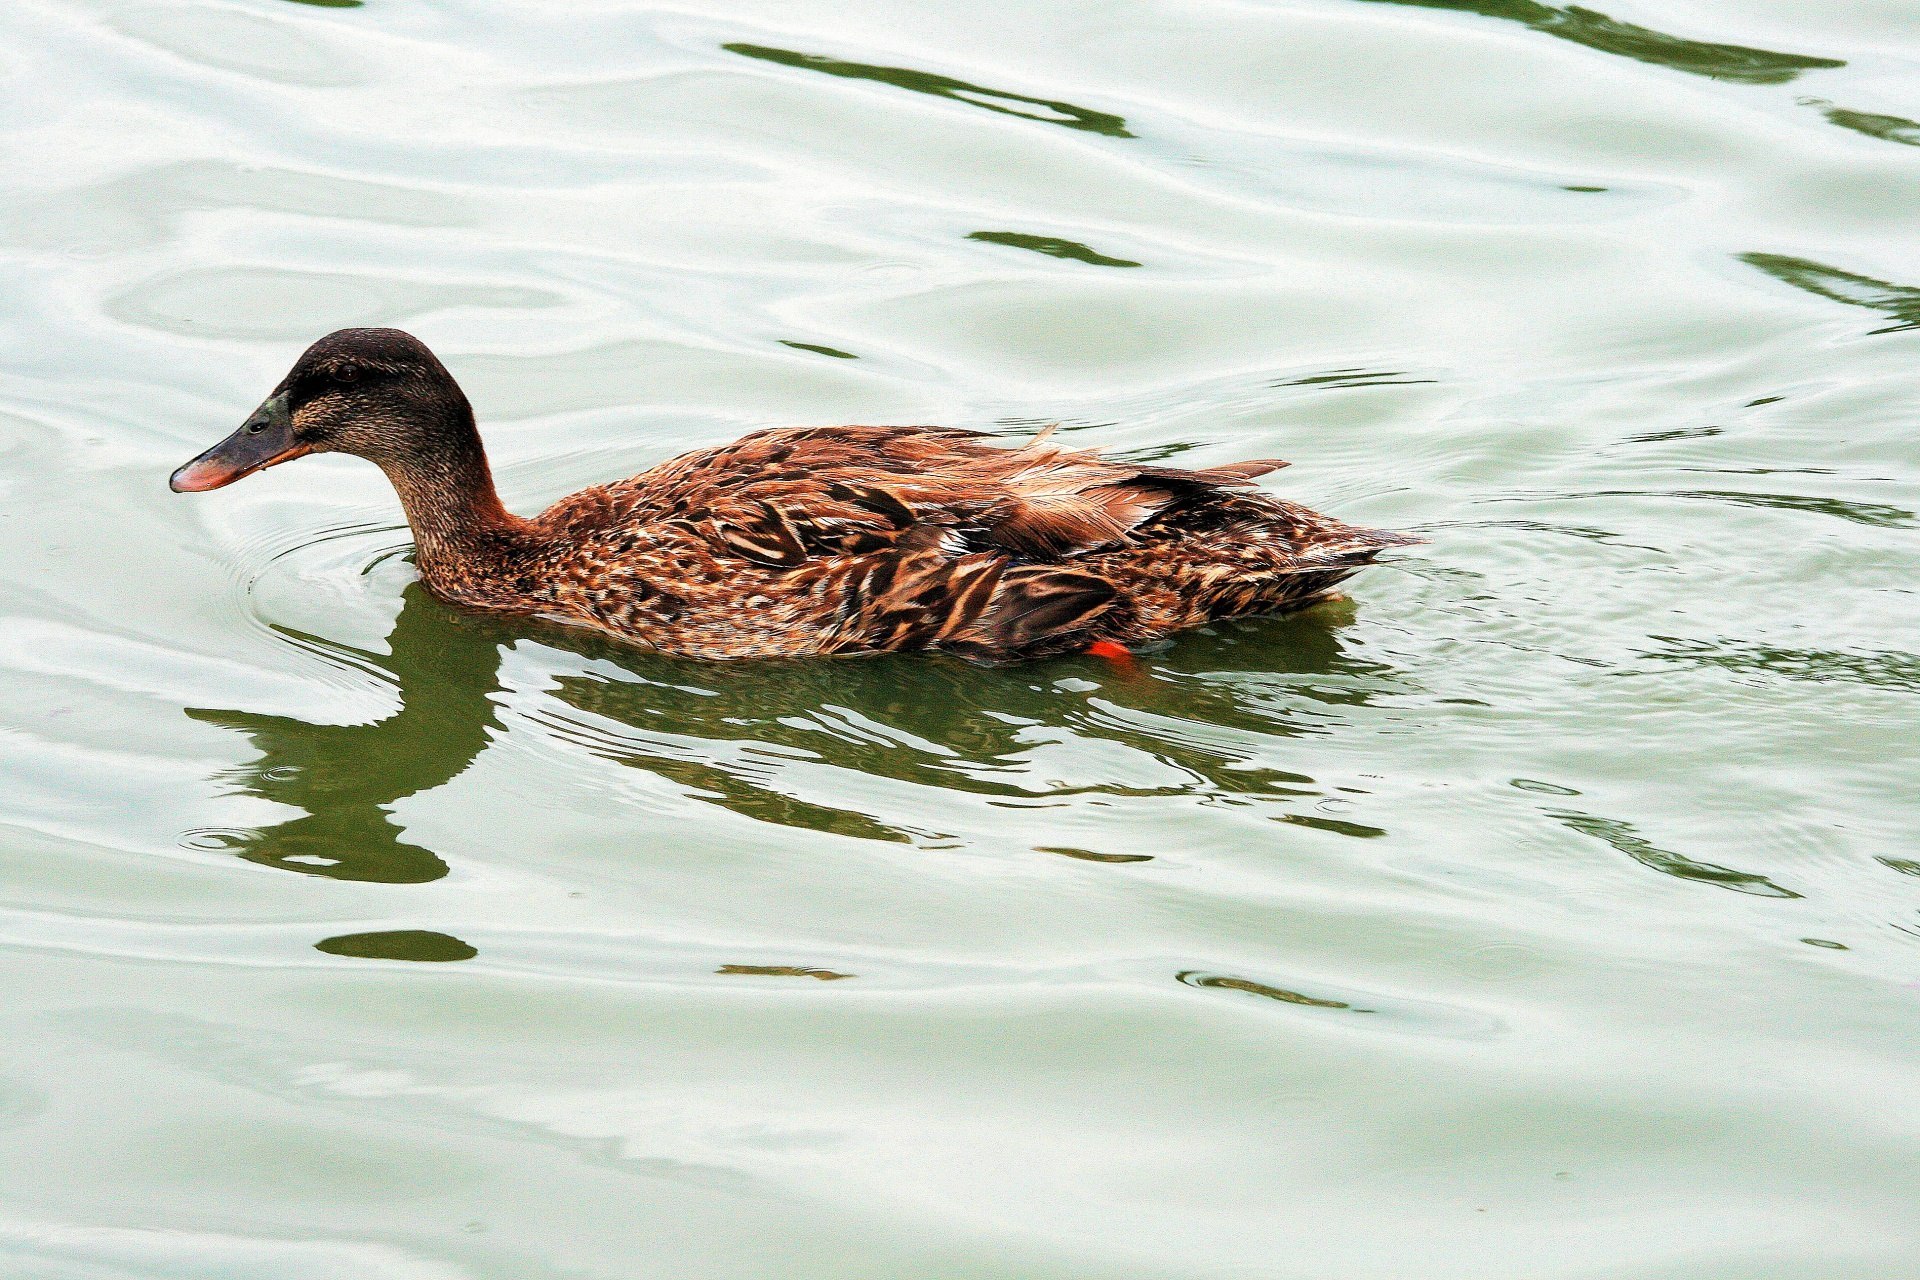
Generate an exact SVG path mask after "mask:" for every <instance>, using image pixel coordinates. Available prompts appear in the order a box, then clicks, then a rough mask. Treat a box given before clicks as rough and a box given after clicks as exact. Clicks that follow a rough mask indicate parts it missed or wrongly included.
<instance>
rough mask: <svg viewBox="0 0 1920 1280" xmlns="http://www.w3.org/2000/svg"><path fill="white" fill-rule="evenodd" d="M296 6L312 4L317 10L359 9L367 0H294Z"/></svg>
mask: <svg viewBox="0 0 1920 1280" xmlns="http://www.w3.org/2000/svg"><path fill="white" fill-rule="evenodd" d="M293 2H294V3H295V4H310V5H312V6H313V7H314V8H316V9H358V8H359V7H360V6H361V5H363V4H365V3H366V2H367V0H293Z"/></svg>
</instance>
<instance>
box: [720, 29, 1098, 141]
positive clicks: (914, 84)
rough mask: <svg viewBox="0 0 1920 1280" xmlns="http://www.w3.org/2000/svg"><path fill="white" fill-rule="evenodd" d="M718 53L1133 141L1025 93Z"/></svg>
mask: <svg viewBox="0 0 1920 1280" xmlns="http://www.w3.org/2000/svg"><path fill="white" fill-rule="evenodd" d="M720 47H721V48H722V49H725V50H726V51H727V52H728V53H737V54H739V55H740V56H741V57H743V58H758V59H760V60H761V61H762V62H777V63H779V64H780V65H781V66H785V67H804V68H805V69H807V70H808V71H824V72H826V73H827V74H828V75H830V76H844V77H846V78H847V79H849V80H876V81H878V82H879V83H881V84H890V85H892V86H894V87H895V88H896V89H910V90H912V91H913V92H914V93H925V94H930V95H932V96H933V97H936V98H950V99H952V100H953V101H955V102H964V103H966V104H967V105H968V106H970V107H982V108H984V109H986V110H988V111H997V112H999V113H1000V114H1001V115H1006V116H1019V117H1020V118H1022V119H1023V120H1040V121H1044V122H1045V123H1047V124H1057V125H1064V126H1065V127H1066V128H1069V129H1083V130H1085V131H1086V132H1088V133H1103V134H1105V135H1107V136H1108V137H1109V138H1131V137H1133V136H1134V135H1133V134H1132V133H1130V132H1128V130H1127V122H1126V121H1125V120H1123V119H1122V118H1121V117H1119V116H1116V115H1113V114H1111V113H1109V112H1106V111H1090V110H1088V109H1087V108H1086V107H1076V106H1074V105H1073V104H1072V103H1071V102H1060V101H1057V100H1055V99H1052V98H1030V97H1028V96H1027V95H1026V94H1024V93H1008V92H1007V91H1005V90H1003V89H988V88H985V87H984V86H982V85H977V84H968V83H967V82H966V81H965V80H955V79H954V78H953V77H952V76H943V75H936V74H935V73H933V72H931V71H915V70H914V69H913V68H911V67H880V66H874V65H873V64H871V63H867V62H842V61H841V60H840V59H838V58H829V57H827V56H826V55H824V54H818V53H795V52H794V51H793V50H791V49H774V48H770V47H768V46H767V45H764V44H723V45H721V46H720ZM1035 107H1038V108H1042V109H1043V111H1044V112H1045V113H1049V114H1043V113H1042V111H1035V110H1033V108H1035Z"/></svg>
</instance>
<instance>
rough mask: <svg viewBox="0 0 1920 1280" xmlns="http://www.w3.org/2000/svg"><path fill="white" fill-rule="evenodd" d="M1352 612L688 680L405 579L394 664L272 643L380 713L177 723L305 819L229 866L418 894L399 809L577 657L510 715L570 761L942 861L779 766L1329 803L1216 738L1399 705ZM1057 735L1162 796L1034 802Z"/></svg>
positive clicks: (678, 669) (433, 865)
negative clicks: (1125, 754)
mask: <svg viewBox="0 0 1920 1280" xmlns="http://www.w3.org/2000/svg"><path fill="white" fill-rule="evenodd" d="M1347 610H1348V607H1347V606H1345V605H1342V604H1334V605H1327V606H1322V607H1321V608H1318V609H1315V610H1312V611H1310V612H1309V613H1306V614H1302V615H1298V616H1296V617H1292V618H1287V619H1265V620H1258V621H1252V622H1245V623H1235V624H1230V625H1229V626H1227V627H1223V628H1221V629H1220V630H1219V631H1218V632H1217V633H1216V634H1212V635H1209V634H1206V633H1199V634H1194V635H1192V636H1190V637H1189V638H1187V639H1186V640H1185V641H1184V642H1183V643H1182V644H1181V645H1180V646H1178V647H1177V648H1175V649H1173V650H1171V651H1170V652H1168V653H1166V654H1162V655H1160V656H1159V657H1158V658H1155V659H1151V660H1149V663H1150V666H1148V667H1146V668H1142V669H1141V670H1139V671H1137V672H1136V673H1134V674H1133V675H1132V676H1131V677H1128V676H1127V675H1126V673H1124V672H1118V671H1116V670H1115V669H1114V668H1112V667H1110V666H1108V665H1107V664H1106V663H1104V662H1102V661H1100V660H1098V659H1093V658H1063V659H1058V660H1055V661H1053V662H1049V663H1045V664H1041V665H1039V666H1030V667H1023V668H997V669H994V668H980V667H975V666H971V665H968V664H965V663H962V662H960V661H957V660H939V659H936V660H931V661H930V660H928V659H926V658H924V657H914V658H896V657H885V656H882V657H875V658H865V659H858V660H844V661H836V662H819V661H812V662H807V661H795V662H759V663H753V664H740V665H734V664H727V663H711V662H698V661H693V660H688V659H683V658H672V657H663V656H660V655H656V654H649V653H645V652H642V651H637V650H634V649H631V648H628V647H626V646H622V645H620V644H618V643H614V642H609V641H604V640H601V639H598V638H596V637H594V636H591V635H589V634H586V633H583V632H578V631H575V630H573V629H571V628H558V627H543V626H541V625H540V624H537V623H528V622H526V621H525V620H519V619H515V620H512V621H508V620H503V619H494V618H489V617H487V616H484V615H475V614H472V613H466V612H461V611H456V610H454V609H452V608H449V607H448V606H446V605H443V604H441V603H440V602H439V601H437V600H435V599H433V598H432V597H431V596H430V595H428V594H427V593H426V591H425V590H424V589H423V588H421V587H420V586H419V584H417V583H414V584H411V585H409V586H408V587H407V588H406V590H405V594H404V597H403V602H402V607H401V610H400V615H399V618H398V619H397V620H396V622H395V623H394V626H393V630H392V632H391V634H390V635H389V637H388V649H389V653H387V654H378V653H373V652H368V651H365V650H360V649H356V648H352V647H350V646H346V645H342V644H339V643H336V642H333V641H327V640H323V639H319V638H317V637H313V636H309V635H304V634H301V633H299V632H295V631H292V630H289V629H285V628H276V630H277V631H278V632H279V634H281V635H282V636H283V637H284V638H285V639H286V640H287V641H288V642H289V643H292V644H296V645H299V646H301V647H303V648H306V649H308V650H310V651H313V652H317V653H319V654H320V655H322V656H324V657H327V658H328V659H329V660H331V661H334V662H338V663H341V664H343V665H347V666H351V667H354V668H356V669H367V668H371V669H374V670H379V671H382V672H384V673H386V675H387V676H389V677H390V678H391V679H392V680H393V682H394V684H395V686H396V689H397V692H398V695H399V700H400V709H399V711H398V712H396V713H395V714H393V715H391V716H388V717H387V718H385V719H383V720H380V721H377V722H375V723H372V724H357V725H332V724H311V723H308V722H306V721H304V720H299V719H296V718H293V717H289V716H279V715H269V714H264V713H259V712H252V711H241V710H231V709H211V708H189V709H188V714H189V715H190V716H192V717H193V718H194V719H196V720H199V721H202V722H204V723H207V724H216V725H220V726H222V727H224V728H229V729H234V730H237V731H239V732H240V733H242V734H245V735H246V736H247V737H248V738H249V739H250V740H251V742H252V744H253V745H254V747H255V748H257V749H258V750H259V751H260V753H261V757H260V759H259V760H257V761H255V762H253V763H251V764H248V765H244V766H240V767H238V768H235V769H230V770H226V771H223V772H222V773H221V774H220V775H218V778H219V780H221V781H223V782H226V783H228V784H230V785H231V787H232V789H233V791H234V792H236V793H239V794H244V795H249V796H254V797H258V798H261V799H266V800H272V801H275V802H277V803H280V804H284V805H289V806H292V807H294V808H297V809H300V810H303V811H304V814H303V816H300V817H297V818H294V819H292V820H291V821H288V822H285V823H281V824H279V825H277V826H269V827H260V828H255V829H249V830H246V831H243V832H241V833H239V834H238V835H237V836H235V837H233V839H234V840H235V844H234V846H233V847H234V851H235V852H236V853H237V854H238V856H240V857H242V858H245V859H246V860H247V861H249V862H254V863H257V864H259V865H262V866H270V867H277V868H280V869H281V870H285V871H294V872H298V873H300V874H302V875H312V876H327V877H331V878H334V879H340V880H359V881H373V882H380V883H389V884H418V883H423V882H426V881H429V880H436V879H438V878H440V877H441V876H444V875H446V874H447V864H446V861H445V860H444V859H443V858H442V857H441V856H440V855H439V854H438V853H436V852H434V851H433V850H431V849H428V848H425V847H423V846H421V845H419V844H417V843H414V842H413V841H412V840H410V839H408V838H407V837H406V835H403V833H402V831H401V829H400V827H399V826H398V825H397V824H396V822H395V820H394V816H393V813H392V807H393V805H394V804H396V803H397V802H398V801H400V800H403V799H405V798H406V797H408V796H412V795H416V794H419V793H420V792H423V791H428V790H431V789H433V788H435V787H438V786H441V785H442V784H444V783H446V782H449V781H451V780H452V779H454V778H456V777H458V776H459V775H460V774H462V773H463V772H465V771H466V769H467V767H468V766H469V765H471V764H472V763H473V761H474V760H475V759H476V758H477V757H478V756H479V755H480V753H481V751H483V750H484V749H485V748H486V746H487V744H488V743H489V742H490V741H491V740H492V739H493V737H494V736H495V734H497V733H499V732H502V731H503V726H502V721H501V718H500V712H501V706H502V703H503V700H504V696H505V695H504V691H503V685H502V682H501V679H500V663H501V657H502V651H503V647H505V646H510V645H514V644H517V643H522V642H528V641H533V642H536V643H537V645H539V646H541V647H544V648H546V649H548V650H549V651H554V650H558V651H562V653H564V654H571V655H573V656H572V657H563V656H561V654H554V655H553V656H554V658H555V659H556V661H554V662H553V663H552V665H553V666H554V667H555V668H557V669H556V670H555V672H554V674H553V676H552V683H551V684H550V685H549V686H548V688H547V689H546V690H543V691H540V692H525V691H522V692H519V693H516V695H515V697H516V699H524V700H525V702H524V705H522V706H521V707H520V710H521V711H522V712H523V713H524V715H525V718H526V719H527V720H528V721H530V722H532V724H534V725H537V726H538V727H539V728H541V729H544V730H546V731H547V732H550V733H552V734H553V735H554V736H555V737H556V738H557V739H558V740H560V741H561V742H563V743H565V744H567V745H569V746H571V747H573V748H575V749H580V750H585V751H587V752H590V753H591V754H593V755H594V756H596V757H599V758H600V759H603V760H608V761H612V762H615V763H618V764H622V765H626V766H629V767H632V768H637V769H643V770H646V771H648V772H651V773H654V774H656V775H658V776H661V777H664V778H667V779H669V780H671V781H672V782H674V783H675V784H676V785H677V786H678V787H680V788H681V789H683V791H684V792H685V793H686V794H687V795H688V796H689V797H690V798H694V799H699V800H704V801H706V802H709V803H714V804H719V805H722V806H724V807H726V808H727V809H729V810H731V811H733V812H735V813H738V814H740V815H742V816H745V817H750V818H753V819H756V820H758V821H762V822H768V823H772V824H775V825H780V826H787V827H797V828H804V829H808V830H814V831H823V832H831V833H835V834H840V835H848V836H855V837H861V838H866V839H878V840H890V841H903V842H909V843H941V842H944V841H945V840H946V839H947V837H946V836H945V835H944V834H943V833H941V832H939V831H936V830H933V829H931V828H929V827H927V826H923V825H919V824H916V823H912V822H907V821H902V820H901V815H900V814H899V813H898V812H894V813H890V814H877V813H871V812H863V811H861V810H859V809H856V808H852V807H845V805H843V804H835V803H832V802H831V801H832V800H838V799H841V797H839V796H834V795H830V794H829V789H828V788H827V787H825V786H821V787H819V788H817V789H815V790H816V794H817V797H818V798H814V797H808V796H802V795H800V794H796V793H797V791H798V790H799V788H798V787H797V786H796V785H795V781H794V778H793V776H792V775H791V774H790V773H789V772H788V766H790V765H791V764H793V763H794V762H795V761H804V762H806V763H807V764H809V765H813V766H826V767H829V768H836V769H840V770H845V771H848V772H850V773H857V774H860V775H865V776H869V777H879V778H885V779H889V780H892V781H896V782H907V783H917V784H920V785H924V786H928V787H932V788H938V789H940V790H945V791H960V792H971V793H974V794H981V795H987V796H990V797H994V798H995V799H996V802H997V803H1001V804H1005V805H1011V806H1024V805H1043V804H1052V803H1057V802H1058V800H1059V798H1060V797H1062V796H1063V795H1067V794H1074V793H1083V792H1088V791H1095V792H1099V793H1100V794H1103V795H1112V796H1149V795H1157V794H1181V795H1194V794H1203V795H1214V796H1219V797H1222V798H1232V799H1237V800H1239V801H1241V802H1245V801H1248V800H1252V799H1254V798H1257V797H1267V798H1270V799H1273V798H1293V797H1313V798H1317V797H1319V796H1320V795H1321V794H1323V793H1322V791H1321V790H1320V789H1319V788H1318V787H1316V786H1315V784H1314V782H1313V779H1311V778H1309V777H1307V776H1305V775H1302V774H1297V773H1292V772H1287V771H1282V770H1276V769H1272V768H1267V767H1264V766H1257V765H1254V764H1253V763H1252V762H1251V761H1249V760H1248V759H1247V758H1246V752H1244V751H1238V750H1235V749H1234V748H1233V747H1231V746H1230V745H1222V744H1221V743H1220V742H1219V741H1218V740H1217V739H1218V738H1219V731H1220V730H1227V731H1229V733H1230V734H1232V732H1233V731H1236V730H1237V731H1241V733H1242V734H1253V735H1258V737H1259V739H1261V740H1264V741H1267V742H1269V743H1270V742H1271V741H1272V739H1273V738H1274V737H1276V736H1293V735H1297V734H1302V733H1313V732H1323V731H1325V730H1326V728H1327V727H1328V726H1327V723H1326V722H1327V720H1328V719H1329V718H1331V717H1337V716H1338V715H1339V714H1340V712H1341V711H1342V710H1343V709H1346V708H1348V707H1351V706H1356V705H1362V704H1365V703H1366V702H1367V701H1369V699H1370V698H1371V697H1372V696H1373V695H1374V694H1376V693H1378V692H1379V691H1381V690H1382V689H1384V688H1386V687H1388V686H1390V684H1391V683H1392V682H1391V680H1390V678H1389V677H1390V673H1389V672H1388V670H1387V668H1385V667H1383V666H1381V665H1380V664H1377V663H1373V662H1370V661H1367V660H1365V659H1363V658H1359V657H1357V656H1356V655H1355V654H1353V653H1352V652H1350V651H1349V650H1348V648H1347V647H1346V646H1344V645H1343V644H1342V642H1341V641H1340V639H1339V637H1338V632H1337V630H1336V628H1337V626H1338V625H1339V624H1340V623H1342V622H1343V621H1345V619H1346V618H1347V617H1348V616H1349V614H1348V612H1347ZM1330 624H1332V625H1330ZM1183 726H1184V727H1192V728H1196V729H1197V728H1199V727H1200V726H1205V727H1206V728H1207V729H1208V730H1209V732H1207V733H1200V732H1194V733H1186V732H1182V728H1183ZM516 731H519V730H516ZM1063 734H1065V735H1069V736H1075V737H1080V738H1084V739H1091V740H1100V741H1105V742H1118V743H1123V744H1125V745H1127V746H1130V747H1133V748H1135V749H1138V750H1141V751H1144V752H1146V753H1148V754H1150V755H1151V756H1152V757H1154V758H1155V759H1156V760H1157V761H1158V762H1159V763H1160V764H1162V765H1164V766H1168V767H1169V768H1170V769H1171V770H1172V774H1171V777H1170V778H1168V780H1166V781H1164V782H1161V783H1158V784H1156V785H1151V786H1143V785H1137V784H1136V785H1125V786H1123V785H1118V784H1112V783H1108V782H1102V781H1098V780H1091V781H1088V782H1087V783H1085V784H1083V785H1080V786H1069V787H1065V788H1063V787H1062V786H1060V785H1058V784H1042V783H1041V782H1039V781H1038V780H1036V779H1035V778H1034V776H1033V754H1034V752H1035V750H1036V745H1038V744H1045V743H1048V742H1052V741H1057V740H1058V739H1059V738H1060V736H1061V735H1063ZM1162 776H1163V777H1166V776H1167V775H1165V774H1164V773H1163V775H1162ZM847 803H857V801H853V800H851V798H849V799H848V801H847ZM1276 816H1281V815H1276ZM1288 820H1304V819H1301V818H1289V819H1288ZM1363 833H1365V834H1371V833H1372V832H1371V829H1367V830H1366V831H1365V832H1363Z"/></svg>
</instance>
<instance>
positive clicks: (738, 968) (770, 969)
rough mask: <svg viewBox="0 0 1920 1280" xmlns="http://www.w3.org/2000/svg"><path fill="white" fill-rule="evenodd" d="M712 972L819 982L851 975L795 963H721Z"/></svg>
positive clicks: (836, 980)
mask: <svg viewBox="0 0 1920 1280" xmlns="http://www.w3.org/2000/svg"><path fill="white" fill-rule="evenodd" d="M714 972H715V973H738V974H746V975H749V976H751V977H756V978H814V979H817V980H818V981H821V982H838V981H839V980H840V979H842V978H851V977H852V976H853V975H852V974H850V973H836V972H834V971H833V970H832V969H810V968H807V967H806V966H804V965H797V964H723V965H721V966H720V967H719V968H718V969H715V970H714Z"/></svg>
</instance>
